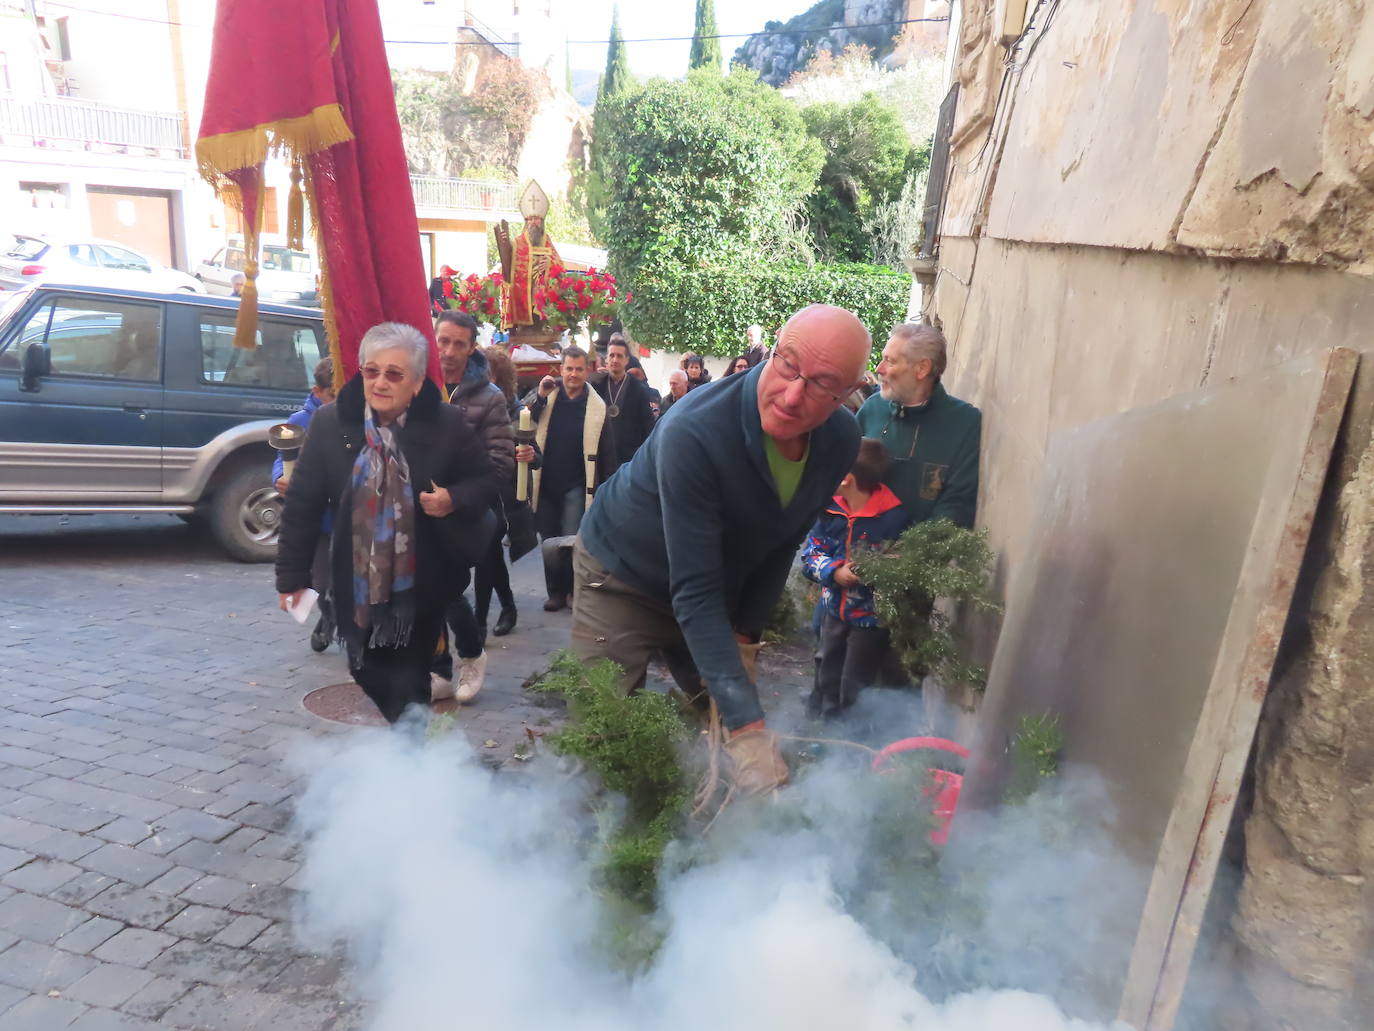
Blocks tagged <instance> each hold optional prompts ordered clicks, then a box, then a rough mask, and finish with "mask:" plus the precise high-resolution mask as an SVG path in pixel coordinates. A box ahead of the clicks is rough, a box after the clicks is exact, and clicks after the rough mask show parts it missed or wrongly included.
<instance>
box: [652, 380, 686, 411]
mask: <svg viewBox="0 0 1374 1031" xmlns="http://www.w3.org/2000/svg"><path fill="white" fill-rule="evenodd" d="M686 396H687V373H685V372H683V371H682V370H681V369H674V370H673V371H672V372H670V373H668V396H667V397H665V398H664V399H663V401H662V403H661V404H660V405H659V409H658V417H659V418H660V419H661V418H663V416H665V415H667V414H668V409H669V408H672V407H673V405H674V404H675V403H676V402H677V401H678V400H680V399H681V398H684V397H686Z"/></svg>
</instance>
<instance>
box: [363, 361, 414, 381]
mask: <svg viewBox="0 0 1374 1031" xmlns="http://www.w3.org/2000/svg"><path fill="white" fill-rule="evenodd" d="M378 376H385V377H386V381H387V382H388V383H402V382H404V381H405V378H406V373H405V370H404V369H386V370H383V369H379V368H377V366H375V365H364V366H363V379H368V380H371V379H376V378H377V377H378Z"/></svg>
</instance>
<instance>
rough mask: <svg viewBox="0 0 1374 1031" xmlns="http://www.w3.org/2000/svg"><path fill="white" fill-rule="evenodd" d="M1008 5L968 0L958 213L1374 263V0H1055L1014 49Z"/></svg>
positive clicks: (1014, 231)
mask: <svg viewBox="0 0 1374 1031" xmlns="http://www.w3.org/2000/svg"><path fill="white" fill-rule="evenodd" d="M991 5H992V0H970V2H969V3H967V4H966V5H965V12H964V18H963V22H962V26H961V33H962V35H961V39H960V47H961V51H960V52H961V59H962V60H961V71H960V75H959V78H960V81H961V83H962V84H963V89H964V95H963V96H962V97H961V98H960V108H961V111H960V116H959V119H958V122H957V125H956V132H955V146H954V167H953V169H952V177H951V184H950V194H949V198H948V200H947V202H946V212H947V214H946V231H947V232H949V233H951V234H954V235H969V234H971V233H973V232H974V231H975V230H979V231H986V232H987V233H989V234H990V235H993V236H998V237H1002V238H1006V239H1014V240H1025V241H1030V242H1046V243H1082V244H1089V245H1096V246H1105V247H1129V248H1139V249H1150V250H1171V251H1186V250H1193V251H1199V250H1200V251H1202V252H1204V253H1208V254H1214V255H1228V256H1243V257H1255V258H1278V259H1288V260H1298V261H1303V262H1316V263H1322V264H1330V265H1333V266H1336V267H1344V268H1353V269H1355V270H1357V271H1363V272H1366V273H1371V272H1374V252H1371V250H1370V248H1369V242H1370V236H1371V229H1374V223H1372V222H1371V219H1372V218H1374V214H1371V212H1374V138H1371V135H1370V121H1369V119H1370V116H1371V115H1372V114H1374V85H1372V84H1371V78H1370V76H1369V74H1368V71H1369V69H1370V68H1374V4H1366V3H1363V2H1361V0H1311V2H1307V3H1293V2H1291V0H1121V2H1118V3H1114V4H1072V3H1062V4H1059V5H1057V6H1056V5H1047V6H1043V7H1041V8H1040V14H1039V15H1037V17H1038V18H1039V19H1040V21H1041V24H1039V25H1038V26H1036V27H1035V30H1034V31H1032V33H1031V34H1030V35H1029V36H1028V37H1027V39H1026V41H1025V42H1024V43H1022V44H1021V45H1020V46H1019V47H1018V48H1016V50H1015V52H1014V55H1013V57H1012V59H1011V60H1010V62H1009V63H1006V62H1004V59H1005V58H1006V55H1007V52H1006V50H1005V49H1003V48H1001V47H999V46H997V43H996V39H995V38H994V36H993V33H992V30H991V24H990V17H989V9H990V8H991ZM1004 80H1005V85H1004ZM999 97H1000V99H999ZM994 114H995V117H994ZM994 123H995V124H994Z"/></svg>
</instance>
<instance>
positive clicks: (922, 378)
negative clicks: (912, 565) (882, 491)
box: [859, 322, 983, 527]
mask: <svg viewBox="0 0 1374 1031" xmlns="http://www.w3.org/2000/svg"><path fill="white" fill-rule="evenodd" d="M944 371H945V335H944V334H943V333H941V332H940V331H939V330H938V329H936V328H935V327H934V326H927V325H924V324H922V323H917V322H903V323H901V324H900V325H897V326H894V327H893V328H892V333H891V335H890V336H889V337H888V341H887V344H886V345H885V346H884V347H883V360H882V361H881V362H879V363H878V382H879V384H880V390H879V392H878V393H877V394H874V395H873V396H872V397H870V398H869V399H868V400H867V401H865V402H864V406H863V407H862V408H861V409H859V429H860V431H861V432H862V433H863V435H864V436H865V437H873V438H875V439H877V440H881V441H882V442H883V444H884V445H885V446H886V447H887V452H888V455H889V456H890V457H891V464H890V466H889V467H888V473H887V477H886V478H885V480H884V482H885V483H886V484H887V486H888V487H890V488H891V489H892V492H893V493H894V494H896V495H897V497H898V498H900V499H901V502H902V507H903V508H904V509H906V511H907V513H908V514H909V515H910V516H911V521H912V522H913V523H919V522H922V521H923V520H926V519H949V520H951V521H953V522H954V523H956V524H957V525H959V526H963V527H971V526H973V515H974V510H975V509H976V508H977V505H978V447H979V439H980V435H981V432H982V422H983V420H982V414H981V413H980V412H979V411H978V409H977V408H975V407H973V405H971V404H969V403H968V402H966V401H960V400H959V399H958V398H956V397H951V396H950V395H949V393H947V392H946V390H945V388H944V385H943V384H942V383H941V382H940V377H941V376H942V375H943V374H944Z"/></svg>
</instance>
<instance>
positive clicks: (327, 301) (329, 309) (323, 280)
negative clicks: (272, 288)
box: [302, 162, 348, 394]
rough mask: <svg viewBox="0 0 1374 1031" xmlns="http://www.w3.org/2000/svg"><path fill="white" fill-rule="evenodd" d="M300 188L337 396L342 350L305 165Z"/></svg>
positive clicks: (315, 204) (341, 380) (310, 172)
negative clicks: (315, 257)
mask: <svg viewBox="0 0 1374 1031" xmlns="http://www.w3.org/2000/svg"><path fill="white" fill-rule="evenodd" d="M304 173H305V174H304V176H303V177H302V179H303V185H304V187H305V199H306V202H307V203H308V204H309V206H310V227H311V230H312V235H313V236H314V238H315V253H316V254H317V255H318V256H319V259H320V310H321V311H323V312H324V336H325V339H326V340H327V341H328V343H329V360H330V363H331V364H332V365H333V366H334V392H335V393H336V394H337V393H338V392H339V391H340V390H342V389H343V387H344V384H345V383H347V382H348V377H347V375H345V373H344V363H343V349H342V348H341V347H340V346H339V322H338V319H337V317H336V316H335V313H334V291H333V288H332V286H331V285H330V281H329V259H328V257H327V256H326V255H325V248H324V234H323V231H322V229H321V221H320V205H319V202H318V201H316V199H315V179H314V176H315V173H314V170H313V169H312V168H311V167H310V164H309V162H306V164H305V169H304Z"/></svg>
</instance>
